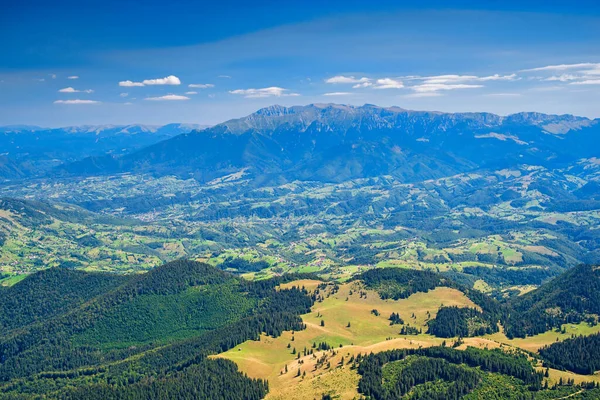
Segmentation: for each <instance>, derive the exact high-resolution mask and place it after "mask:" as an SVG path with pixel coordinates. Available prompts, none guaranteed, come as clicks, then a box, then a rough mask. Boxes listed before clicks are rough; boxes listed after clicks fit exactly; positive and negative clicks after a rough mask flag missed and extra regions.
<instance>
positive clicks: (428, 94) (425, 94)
mask: <svg viewBox="0 0 600 400" xmlns="http://www.w3.org/2000/svg"><path fill="white" fill-rule="evenodd" d="M440 96H442V94H441V93H438V92H417V93H409V94H406V95H404V97H408V98H411V97H412V98H419V97H440Z"/></svg>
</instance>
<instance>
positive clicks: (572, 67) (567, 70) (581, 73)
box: [524, 63, 600, 85]
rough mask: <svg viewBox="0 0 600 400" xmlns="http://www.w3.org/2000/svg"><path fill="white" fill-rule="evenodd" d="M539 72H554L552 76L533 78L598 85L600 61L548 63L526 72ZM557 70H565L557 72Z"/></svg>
mask: <svg viewBox="0 0 600 400" xmlns="http://www.w3.org/2000/svg"><path fill="white" fill-rule="evenodd" d="M532 71H534V72H538V73H539V74H540V75H543V74H544V72H549V73H554V74H553V75H550V76H536V77H534V78H533V79H537V80H543V81H555V82H567V83H569V84H570V85H596V84H597V82H598V81H599V79H597V77H598V75H600V63H578V64H558V65H547V66H545V67H539V68H531V69H527V70H524V72H532ZM557 72H564V73H560V74H556V73H557Z"/></svg>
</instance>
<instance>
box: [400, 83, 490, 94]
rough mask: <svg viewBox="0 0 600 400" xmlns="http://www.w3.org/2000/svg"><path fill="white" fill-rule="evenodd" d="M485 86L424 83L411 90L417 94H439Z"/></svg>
mask: <svg viewBox="0 0 600 400" xmlns="http://www.w3.org/2000/svg"><path fill="white" fill-rule="evenodd" d="M482 87H483V85H467V84H446V83H424V84H422V85H416V86H411V87H410V89H412V90H414V91H415V92H417V93H426V92H438V91H440V90H457V89H477V88H482Z"/></svg>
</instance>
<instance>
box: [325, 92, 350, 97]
mask: <svg viewBox="0 0 600 400" xmlns="http://www.w3.org/2000/svg"><path fill="white" fill-rule="evenodd" d="M351 94H352V93H350V92H330V93H323V96H348V95H351Z"/></svg>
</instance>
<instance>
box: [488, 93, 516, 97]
mask: <svg viewBox="0 0 600 400" xmlns="http://www.w3.org/2000/svg"><path fill="white" fill-rule="evenodd" d="M484 96H487V97H520V96H522V95H521V93H488V94H484Z"/></svg>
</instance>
